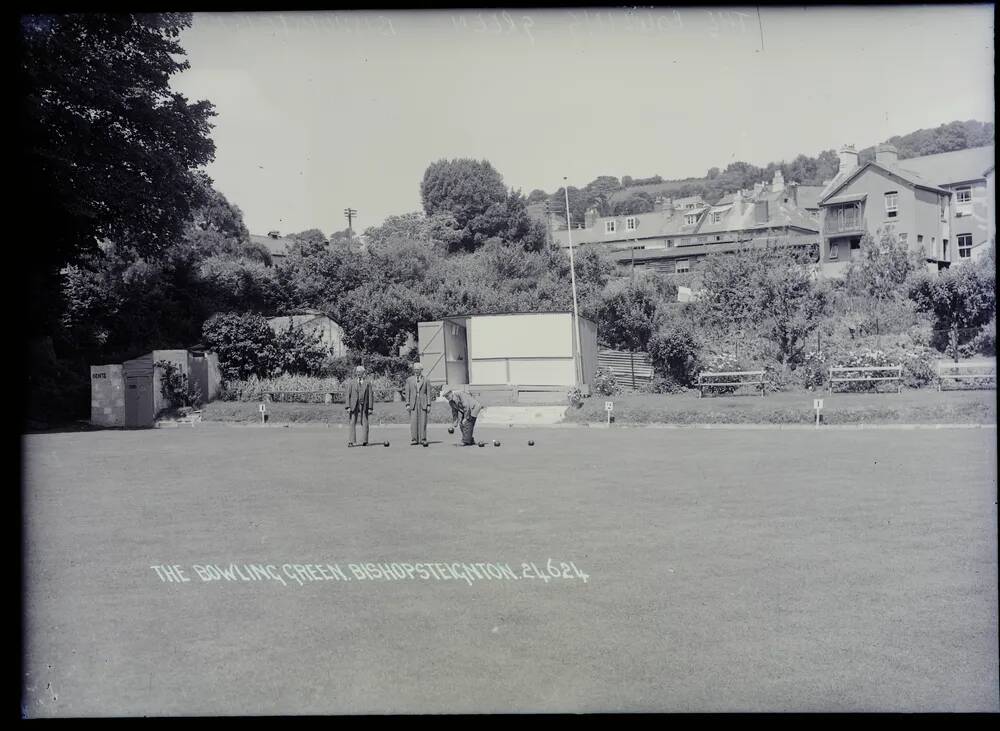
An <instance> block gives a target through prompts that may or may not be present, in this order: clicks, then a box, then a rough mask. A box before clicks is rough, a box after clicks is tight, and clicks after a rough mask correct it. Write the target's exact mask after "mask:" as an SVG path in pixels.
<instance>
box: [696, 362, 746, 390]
mask: <svg viewBox="0 0 1000 731" xmlns="http://www.w3.org/2000/svg"><path fill="white" fill-rule="evenodd" d="M705 370H706V371H712V372H722V373H727V372H731V371H745V370H747V369H746V368H745V367H744V366H743V364H742V363H741V362H740V361H738V360H737V359H736V358H735V357H734V356H731V355H728V354H725V353H719V354H716V355H713V356H711V357H709V359H708V360H707V361H706V363H705ZM738 388H739V386H720V387H718V388H713V389H712V393H713V394H730V393H736V391H737V389H738Z"/></svg>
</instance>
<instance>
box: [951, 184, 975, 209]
mask: <svg viewBox="0 0 1000 731" xmlns="http://www.w3.org/2000/svg"><path fill="white" fill-rule="evenodd" d="M955 202H956V203H958V204H959V205H962V204H963V203H965V204H969V203H972V188H970V187H968V186H966V187H964V188H956V189H955Z"/></svg>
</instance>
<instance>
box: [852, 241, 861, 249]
mask: <svg viewBox="0 0 1000 731" xmlns="http://www.w3.org/2000/svg"><path fill="white" fill-rule="evenodd" d="M860 248H861V239H851V249H852V250H855V251H856V250H857V249H860Z"/></svg>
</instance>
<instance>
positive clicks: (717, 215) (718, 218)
mask: <svg viewBox="0 0 1000 731" xmlns="http://www.w3.org/2000/svg"><path fill="white" fill-rule="evenodd" d="M721 220H722V214H721V213H720V212H719V211H716V212H715V213H713V214H712V223H718V222H719V221H721Z"/></svg>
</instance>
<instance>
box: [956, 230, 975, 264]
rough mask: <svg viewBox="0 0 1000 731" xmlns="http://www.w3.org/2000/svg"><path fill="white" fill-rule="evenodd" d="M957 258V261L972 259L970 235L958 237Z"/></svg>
mask: <svg viewBox="0 0 1000 731" xmlns="http://www.w3.org/2000/svg"><path fill="white" fill-rule="evenodd" d="M958 258H959V259H971V258H972V234H959V235H958Z"/></svg>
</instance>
